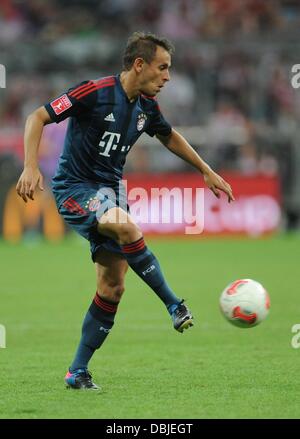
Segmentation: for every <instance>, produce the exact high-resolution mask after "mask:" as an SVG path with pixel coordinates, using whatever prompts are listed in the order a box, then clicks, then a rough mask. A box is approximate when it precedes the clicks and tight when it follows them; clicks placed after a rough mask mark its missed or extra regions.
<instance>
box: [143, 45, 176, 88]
mask: <svg viewBox="0 0 300 439" xmlns="http://www.w3.org/2000/svg"><path fill="white" fill-rule="evenodd" d="M170 66H171V56H170V54H169V53H168V52H167V51H166V50H165V49H163V48H162V47H160V46H157V49H156V54H155V58H154V59H153V61H152V62H151V63H150V64H147V63H146V62H144V63H143V68H142V71H141V74H140V91H141V93H143V94H145V95H148V96H155V95H156V94H157V93H159V92H160V90H161V88H162V87H163V86H164V85H165V83H166V82H167V81H170V73H169V68H170Z"/></svg>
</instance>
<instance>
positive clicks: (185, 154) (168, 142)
mask: <svg viewBox="0 0 300 439" xmlns="http://www.w3.org/2000/svg"><path fill="white" fill-rule="evenodd" d="M156 137H157V138H158V140H159V141H160V142H161V143H162V144H163V145H164V146H165V147H166V148H168V149H169V150H170V151H171V152H173V153H174V154H176V155H177V156H178V157H180V158H182V159H183V160H185V161H186V162H187V163H189V164H191V165H192V166H194V167H195V168H196V169H198V171H200V172H201V174H202V175H203V178H204V181H205V184H206V185H207V186H208V187H209V189H211V191H212V192H213V193H214V194H215V196H216V197H217V198H220V192H219V190H221V191H223V192H225V194H226V195H227V197H228V202H229V203H230V202H231V201H234V196H233V193H232V189H231V186H230V184H229V183H227V182H226V181H225V180H224V179H223V178H222V177H221V176H220V175H218V174H217V173H216V172H214V171H213V170H212V169H211V167H210V166H209V165H208V164H207V163H206V162H205V161H204V160H203V159H202V158H201V157H200V156H199V154H198V153H197V152H196V151H195V150H194V149H193V148H192V146H191V145H190V144H189V143H188V142H187V140H186V139H185V138H184V137H183V136H182V135H181V134H180V133H178V131H176V130H174V128H172V131H171V133H170V135H169V136H162V135H160V134H156Z"/></svg>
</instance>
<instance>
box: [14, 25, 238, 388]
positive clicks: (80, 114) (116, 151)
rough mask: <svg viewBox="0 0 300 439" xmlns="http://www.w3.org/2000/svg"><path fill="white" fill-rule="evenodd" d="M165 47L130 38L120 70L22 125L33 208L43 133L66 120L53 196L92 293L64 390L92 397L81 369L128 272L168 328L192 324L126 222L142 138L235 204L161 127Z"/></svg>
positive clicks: (25, 181) (26, 185) (23, 187)
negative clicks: (81, 242)
mask: <svg viewBox="0 0 300 439" xmlns="http://www.w3.org/2000/svg"><path fill="white" fill-rule="evenodd" d="M172 53H173V46H172V44H171V43H170V42H169V41H168V40H166V39H164V38H160V37H158V36H155V35H153V34H144V33H142V32H136V33H134V34H133V35H132V36H131V37H130V38H129V39H128V42H127V46H126V49H125V53H124V57H123V64H124V65H123V71H122V72H121V73H120V74H118V75H116V76H108V77H105V78H101V79H97V80H88V81H83V82H82V83H80V84H79V85H76V86H75V87H72V88H70V89H69V90H68V91H66V92H65V93H63V94H61V95H60V96H59V97H58V98H56V99H54V100H53V101H51V102H50V103H47V104H46V105H45V106H41V107H39V108H38V109H37V110H35V111H34V112H33V113H31V114H30V115H29V117H28V118H27V121H26V125H25V134H24V149H25V161H24V170H23V172H22V174H21V176H20V178H19V181H18V183H17V187H16V189H17V193H18V194H19V196H20V197H22V198H23V200H24V201H25V202H27V200H28V199H30V200H33V195H34V191H35V189H36V188H37V187H39V188H40V189H41V190H43V176H42V174H41V172H40V170H39V165H38V148H39V142H40V138H41V135H42V131H43V127H44V126H45V125H46V124H49V123H52V122H56V123H59V122H61V121H62V120H64V119H66V118H68V117H69V118H70V119H69V125H68V129H67V133H66V137H65V142H64V149H63V152H62V154H61V157H60V160H59V163H58V167H57V171H56V174H55V176H54V178H53V193H54V196H55V199H56V203H57V207H58V211H59V212H60V214H61V215H62V216H63V217H64V219H65V221H66V222H67V223H68V224H69V225H70V226H71V227H72V228H73V229H74V230H76V232H78V233H79V234H80V235H82V236H83V237H85V238H86V239H87V240H88V241H89V242H90V248H91V257H92V260H93V262H94V263H95V267H96V277H97V291H96V295H95V297H94V299H93V301H92V304H91V305H90V307H89V309H88V311H87V314H86V316H85V319H84V321H83V326H82V335H81V339H80V342H79V346H78V349H77V351H76V354H75V357H74V359H73V362H72V364H71V365H70V367H69V371H68V372H67V375H66V377H65V382H66V384H67V386H68V387H71V388H74V389H98V386H96V384H94V383H93V381H92V377H91V374H90V372H89V371H88V363H89V360H90V359H91V357H92V355H93V354H94V352H95V350H96V349H99V348H100V346H101V345H102V343H103V342H104V340H105V339H106V337H107V335H108V333H109V332H110V330H111V328H112V326H113V324H114V318H115V315H116V312H117V308H118V304H119V302H120V300H121V297H122V294H123V292H124V278H125V274H126V271H127V269H128V266H130V268H132V270H134V271H135V273H136V274H137V275H138V276H140V277H141V278H142V280H143V281H144V282H146V283H147V284H148V285H149V287H150V288H151V289H152V290H153V291H154V292H155V293H156V294H157V296H158V297H159V298H160V299H161V301H162V302H163V303H164V305H165V306H166V309H167V311H168V312H169V314H170V316H171V319H172V323H173V326H174V328H175V329H176V330H177V331H179V332H183V330H184V329H187V328H188V327H189V326H192V324H193V316H192V314H191V312H190V311H189V309H188V308H187V307H186V305H185V304H184V303H183V300H182V299H181V298H180V297H178V296H177V295H176V294H175V292H174V291H173V290H172V288H171V287H170V286H169V285H168V283H167V282H166V280H165V278H164V275H163V273H162V270H161V267H160V265H159V262H158V260H157V258H156V257H155V255H154V254H153V253H152V252H151V250H150V249H149V248H148V247H147V246H146V244H145V241H144V237H143V234H142V232H141V230H140V228H139V227H138V226H137V224H135V222H134V220H133V219H132V218H131V216H130V213H129V208H128V206H127V202H126V194H125V190H124V186H123V185H122V183H121V180H122V170H123V166H124V163H125V160H126V155H127V154H128V152H129V151H130V148H131V147H132V145H133V144H134V143H135V142H136V141H137V139H138V138H139V137H140V135H141V134H142V133H143V132H146V133H147V134H149V135H150V136H156V137H157V138H158V139H159V140H160V141H161V143H162V144H163V145H164V146H165V147H166V148H168V149H169V150H170V151H171V152H173V153H174V154H176V155H178V156H179V157H181V158H182V159H183V160H185V161H186V162H188V163H190V164H191V165H192V166H194V167H195V168H196V169H197V170H198V171H199V172H200V173H201V174H202V175H203V178H204V181H205V183H206V185H207V186H208V187H209V188H210V189H211V190H212V191H213V193H214V194H215V195H216V196H217V197H220V192H219V191H220V190H221V191H223V192H225V193H226V194H227V197H228V201H229V202H230V201H232V200H234V197H233V194H232V190H231V187H230V185H229V184H228V183H227V182H225V181H224V180H223V179H222V178H221V177H220V176H219V175H217V174H216V173H215V172H214V171H213V170H212V169H211V168H210V167H209V166H208V165H207V164H206V163H205V162H204V161H203V160H202V159H201V158H200V156H199V155H198V154H197V153H196V152H195V150H194V149H193V148H192V147H191V146H190V145H189V143H188V142H187V141H186V140H185V139H184V138H183V137H182V136H181V135H180V134H179V133H178V132H177V131H176V130H174V129H173V128H172V127H171V126H170V124H169V123H168V122H167V121H166V120H165V119H164V117H163V115H162V113H161V112H160V109H159V106H158V104H157V101H156V98H155V97H156V95H157V94H158V93H159V92H160V90H161V88H162V87H164V86H165V84H166V83H167V82H168V81H169V80H170V74H169V69H170V66H171V55H172Z"/></svg>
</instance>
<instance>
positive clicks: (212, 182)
mask: <svg viewBox="0 0 300 439" xmlns="http://www.w3.org/2000/svg"><path fill="white" fill-rule="evenodd" d="M204 181H205V183H206V185H207V186H208V187H209V189H210V190H211V191H212V192H213V193H214V194H215V196H216V197H217V198H220V196H221V194H220V190H221V191H222V192H225V194H226V195H227V197H228V203H230V202H231V201H235V198H234V196H233V193H232V189H231V186H230V184H228V183H227V182H226V181H225V180H223V178H222V177H220V175H218V174H217V173H216V172H214V171H213V170H212V169H209V170H208V171H207V172H205V173H204Z"/></svg>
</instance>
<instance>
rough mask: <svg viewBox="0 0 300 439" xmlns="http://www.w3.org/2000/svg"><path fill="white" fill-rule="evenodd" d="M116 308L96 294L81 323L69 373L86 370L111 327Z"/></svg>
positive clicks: (116, 304)
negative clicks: (80, 331)
mask: <svg viewBox="0 0 300 439" xmlns="http://www.w3.org/2000/svg"><path fill="white" fill-rule="evenodd" d="M117 307H118V303H111V302H108V301H107V300H104V299H103V298H101V297H100V295H99V294H98V293H96V295H95V297H94V300H93V302H92V304H91V306H90V308H89V310H88V312H87V314H86V316H85V318H84V321H83V325H82V335H81V340H80V343H79V346H78V349H77V352H76V355H75V358H74V360H73V362H72V364H71V366H70V372H74V371H75V370H76V369H85V368H87V366H88V362H89V360H90V359H91V357H92V355H93V353H94V352H95V350H96V349H99V348H100V346H101V345H102V344H103V342H104V341H105V339H106V337H107V336H108V334H109V332H110V330H111V328H112V327H113V324H114V318H115V315H116V312H117Z"/></svg>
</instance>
